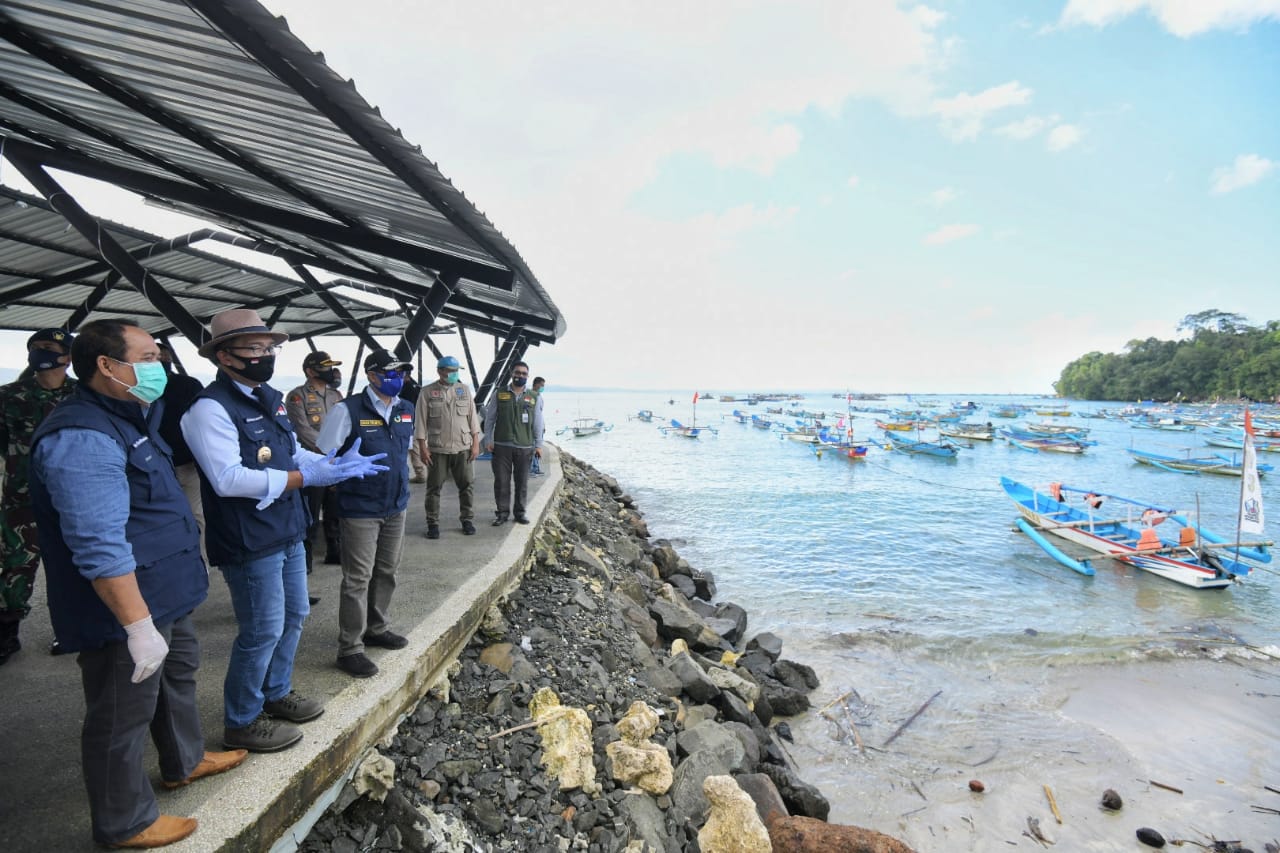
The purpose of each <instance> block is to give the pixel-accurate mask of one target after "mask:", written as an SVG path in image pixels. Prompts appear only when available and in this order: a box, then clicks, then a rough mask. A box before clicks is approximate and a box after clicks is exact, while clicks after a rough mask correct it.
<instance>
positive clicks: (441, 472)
mask: <svg viewBox="0 0 1280 853" xmlns="http://www.w3.org/2000/svg"><path fill="white" fill-rule="evenodd" d="M460 370H462V365H460V364H459V363H458V360H457V359H456V358H454V357H453V356H451V355H446V356H445V357H444V358H442V359H440V360H439V361H438V362H436V376H438V377H439V378H438V379H437V380H436V381H435V382H432V383H431V384H430V385H428V386H426V387H425V388H423V389H422V391H421V392H419V394H418V407H417V413H418V425H417V427H416V429H415V432H414V438H416V439H417V442H418V455H419V456H421V457H422V461H423V462H425V463H427V497H426V501H425V509H426V513H427V538H428V539H439V538H440V490H441V489H442V488H443V487H444V481H445V480H447V479H452V480H453V483H454V485H455V486H457V487H458V516H459V519H460V520H461V521H462V532H463V533H465V534H466V535H468V536H470V535H472V534H473V533H475V532H476V526H475V523H474V522H473V520H472V519H474V518H475V510H474V509H472V504H473V499H474V496H475V482H476V475H475V471H474V470H473V469H472V467H471V463H472V462H474V461H475V459H476V457H477V456H479V455H480V418H479V416H478V415H476V401H475V397H473V396H472V394H471V386H470V385H468V384H467V383H465V382H460V381H459V380H458V371H460Z"/></svg>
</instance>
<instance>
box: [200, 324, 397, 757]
mask: <svg viewBox="0 0 1280 853" xmlns="http://www.w3.org/2000/svg"><path fill="white" fill-rule="evenodd" d="M210 326H211V329H212V337H211V339H210V340H209V341H208V342H206V343H205V344H204V345H203V346H201V347H200V355H201V356H202V357H204V358H208V359H210V360H211V361H212V362H213V363H214V365H215V366H216V367H217V368H218V376H217V378H216V379H215V380H214V381H213V382H212V383H210V384H209V386H208V387H207V388H205V390H204V391H203V392H201V394H200V396H199V397H197V398H196V401H195V402H194V403H193V404H192V405H191V408H190V409H189V410H188V411H187V414H186V415H184V416H183V418H182V434H183V436H184V437H185V438H186V440H187V444H188V445H190V447H191V453H192V455H193V456H194V457H195V460H196V463H197V464H198V465H199V468H200V481H201V482H200V485H201V492H202V496H203V499H204V507H205V525H206V528H205V541H206V547H207V549H208V552H209V561H210V562H211V563H213V564H215V565H217V566H218V568H219V569H220V570H221V572H222V576H223V578H224V579H225V580H226V582H227V587H228V588H229V589H230V591H231V604H232V607H233V608H234V610H235V614H236V622H237V623H238V625H239V633H238V635H237V636H236V640H235V643H234V645H233V646H232V648H231V658H230V660H229V661H228V664H227V677H226V681H225V683H224V685H223V717H224V719H223V722H224V725H225V732H224V734H223V743H224V744H226V745H228V747H229V748H243V749H247V750H249V751H251V752H275V751H277V750H281V749H286V748H288V747H290V746H293V745H294V744H295V743H297V742H298V741H299V740H301V739H302V731H301V730H300V729H299V728H298V727H297V726H295V725H293V723H304V722H307V721H308V720H314V719H315V718H316V717H318V716H320V715H321V714H322V713H324V706H323V705H321V703H320V702H319V701H317V700H315V699H308V698H306V697H304V696H303V695H302V694H300V693H298V692H297V691H296V690H294V689H293V685H292V680H293V659H294V654H295V653H296V652H297V648H298V640H299V638H300V637H301V636H302V625H303V622H304V621H305V620H306V618H307V614H308V613H309V612H310V605H309V604H308V601H307V583H306V571H307V565H306V553H305V549H304V547H303V538H304V537H305V536H306V533H307V527H308V526H309V524H310V520H311V519H310V513H309V512H308V510H307V506H306V503H305V501H303V500H302V495H301V493H300V492H299V489H301V488H303V487H304V486H308V487H309V486H329V485H334V484H336V483H339V482H341V481H343V480H346V479H348V478H350V477H364V476H366V475H370V474H375V473H378V472H379V471H385V470H386V468H385V467H384V466H381V465H376V464H374V463H376V462H377V461H378V460H379V459H380V458H381V457H380V456H372V457H363V456H361V455H360V453H359V449H360V445H359V443H358V442H357V443H355V444H354V445H353V446H352V449H351V450H350V451H348V453H347V454H346V455H345V456H343V457H342V458H341V459H337V460H334V459H333V458H332V454H330V456H327V457H326V456H322V455H321V454H318V453H313V452H311V451H310V450H306V449H304V448H303V447H302V446H301V445H300V444H299V443H298V441H297V438H296V437H295V436H294V432H293V426H292V424H291V423H290V422H289V417H288V414H287V413H286V410H285V405H284V399H283V397H282V396H281V394H280V392H279V391H276V390H275V389H274V388H272V387H271V386H270V385H267V384H266V383H267V381H268V380H269V379H270V378H271V375H272V373H273V372H274V370H275V354H276V350H277V348H278V347H279V345H280V344H281V343H283V342H284V341H286V340H288V337H289V336H288V335H285V334H283V333H281V332H272V331H271V330H270V329H268V328H267V326H266V324H265V323H263V322H262V318H261V317H259V316H258V312H256V311H253V310H252V309H247V308H233V309H230V310H227V311H223V312H221V313H220V314H216V315H215V316H214V317H213V319H212V321H211V323H210Z"/></svg>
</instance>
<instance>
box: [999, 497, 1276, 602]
mask: <svg viewBox="0 0 1280 853" xmlns="http://www.w3.org/2000/svg"><path fill="white" fill-rule="evenodd" d="M1000 485H1001V486H1002V487H1003V488H1004V491H1005V494H1007V495H1008V496H1009V498H1010V499H1011V500H1012V501H1013V502H1014V503H1015V504H1017V506H1018V511H1019V512H1020V513H1021V516H1022V517H1021V518H1019V519H1018V521H1019V524H1018V527H1019V529H1021V530H1022V531H1023V532H1025V533H1027V535H1028V536H1031V538H1032V539H1033V541H1035V542H1036V544H1037V545H1039V546H1040V547H1041V548H1043V549H1044V550H1045V552H1046V553H1048V554H1049V555H1050V556H1052V557H1053V558H1054V559H1055V560H1058V562H1060V563H1062V564H1063V565H1065V566H1067V567H1068V568H1070V569H1072V570H1073V571H1077V572H1079V573H1080V574H1084V575H1092V574H1093V573H1094V569H1093V567H1092V566H1091V565H1090V564H1089V563H1088V561H1087V560H1076V559H1074V558H1073V557H1071V556H1070V555H1068V554H1066V553H1065V552H1063V551H1062V550H1061V549H1059V548H1057V547H1056V546H1055V545H1053V544H1052V543H1051V542H1049V540H1048V539H1047V538H1045V537H1044V536H1042V535H1041V533H1042V532H1043V533H1049V534H1052V535H1053V536H1055V537H1057V538H1059V539H1064V540H1066V541H1067V542H1073V543H1075V544H1077V545H1082V546H1084V547H1086V548H1088V549H1090V550H1091V551H1094V552H1096V553H1099V554H1103V555H1105V556H1107V557H1110V558H1112V559H1114V560H1119V561H1120V562H1122V563H1125V564H1127V565H1130V566H1133V567H1135V568H1138V569H1141V570H1143V571H1145V572H1150V573H1151V574H1153V575H1158V576H1159V577H1162V578H1165V579H1166V580H1171V581H1174V582H1175V583H1180V584H1183V585H1184V586H1189V587H1191V588H1193V589H1221V588H1222V587H1226V586H1230V585H1231V583H1232V581H1233V580H1234V579H1235V578H1236V577H1238V576H1243V575H1247V574H1248V573H1249V571H1250V569H1251V566H1250V564H1249V563H1248V562H1245V561H1246V560H1250V561H1253V562H1257V563H1269V562H1271V553H1270V552H1269V551H1268V550H1267V549H1268V548H1269V547H1270V546H1271V545H1272V544H1273V543H1272V542H1270V541H1264V540H1259V541H1250V542H1241V541H1240V536H1239V533H1237V536H1236V539H1235V540H1234V541H1228V540H1227V539H1225V538H1224V537H1222V536H1219V535H1217V534H1214V533H1211V532H1210V531H1208V530H1205V529H1204V528H1202V527H1200V526H1199V525H1198V524H1197V523H1196V522H1195V521H1194V520H1189V518H1190V519H1193V518H1194V514H1191V513H1183V512H1179V511H1178V510H1175V509H1171V508H1168V507H1164V506H1160V505H1157V504H1152V503H1147V502H1144V501H1140V500H1134V499H1132V498H1125V497H1120V496H1119V495H1111V494H1107V493H1105V492H1099V491H1093V490H1089V489H1081V488H1076V487H1074V486H1067V485H1063V484H1061V483H1051V484H1049V485H1048V486H1047V487H1045V488H1042V489H1039V488H1032V487H1029V486H1025V485H1023V484H1022V483H1019V482H1016V481H1014V480H1011V479H1009V478H1008V477H1001V478H1000ZM1258 513H1259V514H1260V513H1261V502H1260V501H1259V503H1258ZM1165 522H1168V523H1165Z"/></svg>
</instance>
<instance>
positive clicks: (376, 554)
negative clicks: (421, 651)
mask: <svg viewBox="0 0 1280 853" xmlns="http://www.w3.org/2000/svg"><path fill="white" fill-rule="evenodd" d="M404 517H405V513H403V512H398V513H396V514H395V515H392V516H389V517H387V518H344V519H342V589H341V592H340V594H339V598H338V657H343V656H345V655H353V654H355V653H356V652H362V651H364V635H365V634H366V633H367V634H381V633H383V632H385V631H387V630H388V629H389V628H390V627H391V623H390V620H389V618H388V613H389V611H390V609H391V595H392V593H394V592H395V591H396V569H397V568H398V567H399V566H400V554H401V552H402V551H403V550H404Z"/></svg>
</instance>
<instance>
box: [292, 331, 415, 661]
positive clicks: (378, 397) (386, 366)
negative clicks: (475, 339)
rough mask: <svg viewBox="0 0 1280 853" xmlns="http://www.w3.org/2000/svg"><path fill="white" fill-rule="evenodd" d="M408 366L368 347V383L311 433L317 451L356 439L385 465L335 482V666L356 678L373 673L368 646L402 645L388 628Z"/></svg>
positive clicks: (399, 526) (397, 550)
mask: <svg viewBox="0 0 1280 853" xmlns="http://www.w3.org/2000/svg"><path fill="white" fill-rule="evenodd" d="M408 368H409V362H407V361H400V360H399V359H397V358H396V357H395V356H394V355H392V354H391V353H389V352H387V351H386V350H377V351H375V352H372V353H370V354H369V357H368V358H366V359H365V360H364V370H365V376H366V377H367V378H368V380H369V385H368V387H366V388H365V389H364V393H363V394H357V395H355V396H353V397H350V398H348V399H346V400H343V401H342V402H341V403H339V404H338V405H337V406H334V407H333V410H332V411H330V412H329V414H328V416H327V417H325V419H324V426H323V427H322V428H321V429H320V436H319V438H317V439H316V443H317V444H318V445H319V447H320V449H321V450H324V451H338V452H343V453H345V452H347V450H348V448H350V447H352V446H353V443H354V442H357V441H359V442H362V443H363V444H364V448H365V449H366V450H371V451H375V452H379V453H382V454H384V455H385V456H386V464H387V468H388V469H389V470H387V471H384V472H383V473H381V474H378V475H377V476H376V477H366V478H365V479H363V480H347V481H345V482H342V483H339V484H338V487H337V490H338V519H339V520H340V521H341V523H342V538H341V546H340V547H341V550H342V592H341V597H340V599H339V601H338V668H339V669H341V670H342V671H343V672H345V673H347V674H348V675H351V676H354V677H356V678H369V677H370V676H373V675H377V674H378V665H377V664H375V663H374V662H373V661H371V660H369V657H368V655H366V654H365V653H364V650H365V647H366V646H377V647H379V648H383V649H403V648H404V647H405V646H407V645H408V644H409V641H408V640H406V639H405V638H404V637H402V636H400V635H399V634H396V633H394V632H393V631H392V630H391V625H390V621H389V619H388V611H389V610H390V608H391V594H392V593H393V592H395V589H396V569H397V568H399V566H400V554H401V552H402V551H403V549H404V517H405V509H406V508H407V507H408V506H409V468H408V464H407V463H408V458H409V445H410V444H411V443H412V441H413V406H412V405H411V404H410V403H409V402H407V401H405V400H402V399H400V396H399V395H400V391H401V389H402V388H403V387H404V377H405V373H406V372H407V370H408Z"/></svg>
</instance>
